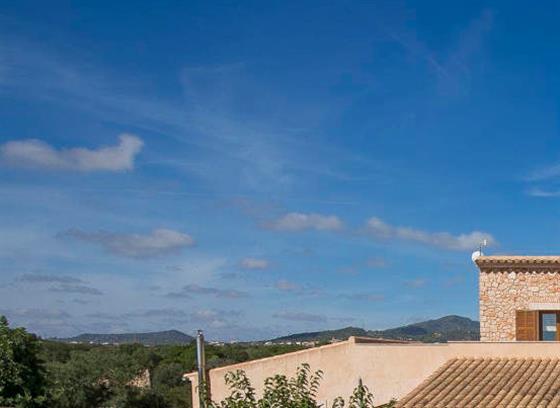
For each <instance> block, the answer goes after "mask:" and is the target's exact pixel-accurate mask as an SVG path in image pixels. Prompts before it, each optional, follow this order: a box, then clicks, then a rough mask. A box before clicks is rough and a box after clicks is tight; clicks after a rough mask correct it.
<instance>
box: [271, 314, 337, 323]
mask: <svg viewBox="0 0 560 408" xmlns="http://www.w3.org/2000/svg"><path fill="white" fill-rule="evenodd" d="M272 317H274V318H275V319H283V320H291V321H296V322H312V323H324V322H326V321H327V320H328V319H327V317H326V316H323V315H319V314H313V313H305V312H279V313H275V314H273V315H272Z"/></svg>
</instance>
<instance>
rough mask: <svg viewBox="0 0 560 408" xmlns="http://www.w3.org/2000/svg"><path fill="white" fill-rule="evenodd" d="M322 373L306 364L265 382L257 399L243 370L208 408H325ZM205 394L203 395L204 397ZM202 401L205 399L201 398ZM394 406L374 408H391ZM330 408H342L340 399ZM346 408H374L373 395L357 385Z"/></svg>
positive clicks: (228, 379) (231, 376) (230, 378)
mask: <svg viewBox="0 0 560 408" xmlns="http://www.w3.org/2000/svg"><path fill="white" fill-rule="evenodd" d="M322 377H323V373H322V371H315V372H312V371H311V368H310V366H309V365H308V364H303V365H302V366H300V367H299V368H298V370H297V373H296V375H295V377H292V378H288V377H286V376H284V375H275V376H274V377H270V378H267V379H266V380H265V384H264V392H263V396H262V397H261V398H257V397H256V393H255V389H254V388H253V387H252V385H251V382H250V380H249V378H247V376H246V374H245V372H244V371H242V370H237V371H235V372H230V373H228V374H226V377H225V381H226V384H227V385H228V387H229V389H230V395H229V396H228V397H226V398H225V399H224V400H223V401H220V402H219V403H216V402H213V401H208V402H207V403H206V405H207V407H208V408H326V407H325V406H324V405H323V404H322V403H320V402H318V401H317V393H318V391H319V385H320V382H321V378H322ZM203 394H204V393H203ZM203 398H204V396H203ZM393 406H394V402H390V403H389V404H385V405H382V406H379V407H377V408H391V407H393ZM330 407H332V408H344V407H346V403H345V401H344V399H343V398H341V397H338V398H336V399H335V400H334V402H333V403H332V405H331V406H330ZM347 407H348V408H375V405H374V402H373V394H372V393H371V392H370V391H369V390H368V388H367V387H366V386H365V385H364V384H363V383H362V380H360V381H359V383H358V386H357V387H356V388H355V389H354V392H353V393H352V396H350V399H349V401H348V405H347Z"/></svg>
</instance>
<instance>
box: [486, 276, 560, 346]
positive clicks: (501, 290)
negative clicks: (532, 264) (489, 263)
mask: <svg viewBox="0 0 560 408" xmlns="http://www.w3.org/2000/svg"><path fill="white" fill-rule="evenodd" d="M479 284H480V340H481V341H512V340H515V311H516V310H536V309H540V310H543V309H559V310H560V270H558V269H555V270H553V269H530V268H522V269H519V268H517V269H513V268H505V269H498V270H496V269H484V268H483V269H481V271H480V276H479Z"/></svg>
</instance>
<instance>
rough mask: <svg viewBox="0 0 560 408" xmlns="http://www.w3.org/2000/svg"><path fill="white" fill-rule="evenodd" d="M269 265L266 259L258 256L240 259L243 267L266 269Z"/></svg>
mask: <svg viewBox="0 0 560 408" xmlns="http://www.w3.org/2000/svg"><path fill="white" fill-rule="evenodd" d="M269 266H270V264H269V262H268V260H266V259H259V258H245V259H243V260H241V267H242V268H243V269H260V270H262V269H267V268H268V267H269Z"/></svg>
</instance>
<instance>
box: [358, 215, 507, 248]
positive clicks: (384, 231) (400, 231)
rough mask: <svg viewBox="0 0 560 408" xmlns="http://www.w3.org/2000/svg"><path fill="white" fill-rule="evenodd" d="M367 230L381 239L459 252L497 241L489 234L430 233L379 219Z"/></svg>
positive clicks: (371, 219)
mask: <svg viewBox="0 0 560 408" xmlns="http://www.w3.org/2000/svg"><path fill="white" fill-rule="evenodd" d="M366 230H367V232H368V233H369V234H371V235H372V236H374V237H375V238H379V239H400V240H403V241H413V242H419V243H422V244H426V245H430V246H435V247H438V248H443V249H449V250H457V251H463V250H464V251H466V250H472V249H476V248H477V247H478V246H479V245H480V243H481V242H482V241H483V240H487V242H488V245H494V244H496V239H495V238H494V237H493V236H492V235H491V234H489V233H487V232H481V231H473V232H470V233H468V234H459V235H452V234H450V233H448V232H428V231H423V230H418V229H414V228H410V227H398V226H393V225H390V224H387V223H385V222H384V221H382V220H381V219H379V218H377V217H372V218H370V219H369V220H368V221H367V224H366Z"/></svg>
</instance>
